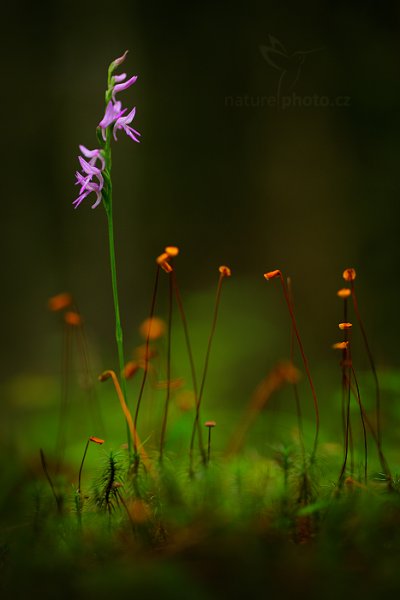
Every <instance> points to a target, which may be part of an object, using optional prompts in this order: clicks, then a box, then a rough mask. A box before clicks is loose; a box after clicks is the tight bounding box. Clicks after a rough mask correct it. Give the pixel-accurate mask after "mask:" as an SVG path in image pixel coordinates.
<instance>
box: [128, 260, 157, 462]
mask: <svg viewBox="0 0 400 600" xmlns="http://www.w3.org/2000/svg"><path fill="white" fill-rule="evenodd" d="M159 278H160V265H158V264H157V270H156V277H155V281H154V289H153V295H152V298H151V306H150V318H149V328H148V331H147V337H146V349H145V357H144V369H143V377H142V383H141V385H140V390H139V396H138V400H137V404H136V411H135V419H134V423H133V428H134V431H137V423H138V417H139V410H140V405H141V402H142V398H143V392H144V386H145V385H146V379H147V371H148V360H149V347H150V332H151V323H152V319H153V317H154V310H155V306H156V298H157V290H158V281H159ZM136 442H137V440H136V437H134V441H133V448H134V454H135V457H136V459H137V456H138V448H137V443H136Z"/></svg>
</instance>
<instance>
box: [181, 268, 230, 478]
mask: <svg viewBox="0 0 400 600" xmlns="http://www.w3.org/2000/svg"><path fill="white" fill-rule="evenodd" d="M229 276H230V269H228V267H220V268H219V278H218V285H217V293H216V297H215V305H214V315H213V320H212V325H211V331H210V335H209V338H208V344H207V352H206V357H205V361H204V368H203V376H202V379H201V384H200V392H199V395H198V398H197V402H196V415H195V418H194V423H193V429H192V437H191V440H190V450H189V458H190V473H191V474H193V449H194V440H195V437H196V431H197V430H198V428H199V421H200V405H201V401H202V399H203V392H204V386H205V382H206V377H207V371H208V363H209V360H210V354H211V346H212V341H213V338H214V333H215V328H216V326H217V318H218V309H219V304H220V299H221V291H222V282H223V280H224V278H225V277H229ZM203 463H204V456H203Z"/></svg>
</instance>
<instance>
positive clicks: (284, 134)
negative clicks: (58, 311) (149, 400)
mask: <svg viewBox="0 0 400 600" xmlns="http://www.w3.org/2000/svg"><path fill="white" fill-rule="evenodd" d="M399 17H400V7H399V5H398V3H396V2H378V1H376V2H371V1H370V2H363V3H353V4H349V3H348V2H328V1H321V2H298V3H294V2H290V3H288V2H279V3H278V2H238V3H235V4H233V3H207V2H202V3H193V4H192V3H187V4H178V3H165V4H163V3H154V2H128V1H123V0H114V1H113V2H112V3H109V2H108V3H104V2H93V3H88V2H87V3H85V2H81V3H76V2H65V1H60V2H54V3H52V4H51V5H50V6H49V5H47V3H46V4H44V3H38V2H36V3H35V2H32V3H30V4H27V3H24V4H23V3H19V2H15V3H13V5H12V7H10V6H8V8H6V14H5V17H4V35H3V44H4V50H3V63H2V67H3V69H2V72H3V75H2V81H3V94H2V96H3V101H4V105H3V128H2V129H3V144H2V146H3V152H4V158H3V176H2V205H3V211H2V223H3V227H2V236H1V242H2V246H3V249H2V256H3V261H2V264H3V269H2V271H3V275H2V282H3V293H2V297H1V301H2V307H1V315H2V317H3V323H2V356H1V363H2V377H3V379H5V380H9V379H10V378H13V377H15V376H17V375H18V374H19V373H21V372H24V373H35V372H39V373H44V374H46V373H54V372H55V371H56V370H57V368H58V365H59V338H58V333H57V332H58V329H57V327H56V323H55V320H54V315H52V314H50V313H49V312H48V310H47V307H46V303H47V298H48V297H49V296H51V295H53V294H56V293H58V292H61V291H64V290H68V291H70V292H71V293H73V294H74V297H75V298H76V300H77V302H78V304H79V306H80V309H81V311H82V314H83V315H84V317H85V322H86V326H87V331H88V334H89V338H90V341H91V344H92V346H93V348H94V349H95V352H97V353H98V359H97V360H98V366H100V367H101V368H105V367H108V366H110V363H115V362H116V361H115V351H114V337H113V336H114V322H113V306H112V295H111V287H110V276H109V269H108V250H107V235H106V220H105V214H104V211H103V209H102V207H101V206H99V207H98V208H97V209H96V210H94V211H92V210H91V208H90V206H91V201H90V198H89V200H86V201H85V202H84V203H83V204H82V205H81V207H79V208H78V209H77V210H74V209H73V207H72V204H71V203H72V200H73V199H74V198H75V197H76V195H77V190H76V188H75V187H74V172H75V170H76V168H77V166H78V162H77V154H78V144H80V143H81V144H85V145H86V146H87V147H89V148H93V147H95V145H96V138H95V127H96V125H97V124H98V122H99V120H100V119H101V117H102V115H103V111H104V98H103V94H104V89H105V84H106V71H107V67H108V64H109V63H110V62H111V61H112V60H113V59H115V58H116V57H117V56H120V55H121V54H122V52H123V51H124V50H125V49H129V54H128V58H127V60H126V63H125V65H124V69H123V70H125V71H127V73H128V75H131V74H137V75H138V76H139V78H138V81H137V83H136V84H135V85H134V86H133V87H132V88H130V89H129V90H128V91H126V92H124V93H123V94H121V95H120V96H121V98H120V99H121V100H123V102H124V104H125V105H126V106H132V105H135V106H136V107H137V116H136V119H135V123H134V126H135V127H136V128H137V129H138V130H139V131H140V132H141V133H142V143H141V144H140V145H139V144H134V143H133V142H132V141H131V140H129V139H128V138H127V137H126V136H125V135H123V134H122V133H120V135H119V140H118V143H117V144H115V145H114V154H113V180H114V206H115V227H116V244H117V260H118V271H119V281H120V295H121V310H122V315H123V324H124V329H125V339H126V343H127V347H133V345H134V344H135V343H137V327H138V325H139V323H140V322H141V320H142V319H143V318H144V317H145V316H146V314H147V312H148V310H149V302H150V293H151V288H152V281H153V276H154V258H155V256H157V255H158V254H159V253H160V252H161V251H162V250H163V247H164V245H165V244H177V245H178V246H179V247H180V248H181V255H180V257H179V262H178V266H177V268H178V272H179V280H180V282H181V286H182V293H183V295H184V297H185V298H186V302H187V306H188V307H189V317H190V319H191V322H192V327H193V328H194V329H196V327H197V328H200V329H203V326H204V332H205V333H204V335H206V332H207V331H208V327H209V323H210V319H211V310H212V296H213V294H214V288H215V284H216V280H217V275H218V273H217V267H218V265H220V264H228V265H230V266H231V268H232V271H233V277H232V280H231V281H229V282H227V283H226V289H225V290H224V296H223V302H225V308H222V310H223V312H222V313H221V314H222V317H221V318H222V321H221V325H220V327H221V329H220V336H221V337H220V341H219V343H220V349H219V351H218V352H219V355H218V354H216V357H217V356H219V357H221V356H224V346H223V344H224V342H225V343H226V344H228V345H229V351H227V352H226V354H227V356H228V358H227V360H228V362H229V360H230V359H229V356H236V357H237V358H236V359H232V360H231V362H229V365H233V366H234V367H235V369H236V370H235V371H234V372H232V373H231V376H232V381H233V383H232V385H233V386H234V385H236V384H235V381H237V380H238V379H240V377H241V372H240V369H239V367H240V366H243V369H242V372H243V377H245V378H246V377H248V379H249V386H248V387H249V389H251V387H252V385H253V384H254V385H255V383H256V382H257V381H258V380H259V379H260V377H262V376H263V375H264V372H265V369H266V368H267V367H268V365H269V364H270V363H272V362H273V361H274V360H275V359H278V358H281V357H282V356H285V355H287V353H288V329H289V323H288V320H287V315H286V313H285V310H284V306H283V303H282V298H281V293H280V290H279V286H278V284H277V282H272V283H266V282H265V281H264V280H263V277H262V275H263V273H264V271H266V270H270V269H274V268H280V269H282V271H283V272H284V274H285V275H291V277H292V279H293V285H294V292H295V299H296V306H297V314H298V319H299V324H300V329H301V330H302V332H303V335H304V338H305V344H306V346H307V348H308V351H309V357H310V362H311V363H314V364H317V366H318V365H324V364H325V363H326V364H328V362H331V363H332V369H333V370H335V369H336V368H337V367H336V364H337V363H336V362H335V359H333V357H332V350H331V349H330V344H331V343H332V342H334V341H337V339H338V338H339V335H338V333H339V332H338V329H337V322H338V321H339V320H341V308H340V304H339V301H338V299H337V298H336V296H335V292H336V290H337V289H338V288H339V287H341V286H342V284H343V281H342V279H341V273H342V271H343V269H344V268H345V267H349V266H353V267H355V268H356V269H357V273H358V278H357V282H356V283H357V286H358V292H359V300H360V308H361V310H362V313H363V315H364V319H365V321H366V325H367V329H368V331H369V335H370V338H371V345H372V347H373V349H374V353H375V357H376V360H377V363H378V364H379V365H380V366H386V367H389V366H397V365H398V362H399V357H398V338H399V333H400V332H399V321H398V298H399V280H398V273H399V260H400V249H399V241H398V228H399V227H398V219H399V212H400V211H399V164H400V142H399V137H400V136H399V134H400V112H399V107H400V77H399V75H400V73H399V64H400V36H399ZM270 35H272V36H273V37H275V38H276V39H277V40H279V42H280V43H281V44H283V45H284V46H285V48H286V50H287V54H288V56H289V57H290V56H292V58H293V53H296V52H297V53H298V52H299V51H302V50H315V51H314V52H312V53H310V54H308V55H306V57H305V61H304V64H303V66H302V68H301V71H300V73H299V75H300V76H299V78H298V81H297V82H296V84H295V86H294V88H293V90H291V91H290V92H288V88H285V85H289V83H286V82H285V84H284V88H283V93H284V94H285V93H287V92H288V93H290V94H291V93H292V91H293V92H295V93H296V95H297V96H298V97H299V98H300V103H302V102H303V104H304V103H307V102H308V100H304V98H308V97H314V95H316V96H317V97H327V98H329V101H330V102H331V101H332V102H333V104H335V102H336V99H337V98H338V97H346V98H348V101H347V105H346V106H324V107H321V106H318V105H316V104H315V102H316V101H313V102H314V104H312V105H311V106H304V105H301V106H291V107H289V108H287V109H282V108H277V107H276V106H275V107H273V106H272V107H271V106H265V105H264V106H260V100H259V98H262V97H263V96H266V97H274V96H276V92H277V84H278V80H279V76H280V72H279V71H278V70H275V69H273V68H272V66H271V65H270V64H268V62H267V61H266V60H265V59H264V58H263V56H262V53H261V51H260V46H261V45H268V44H269V36H270ZM121 70H122V69H121ZM293 73H297V71H296V70H294V71H293V70H291V71H290V72H289V75H290V76H293ZM289 75H288V77H289ZM288 81H289V80H288ZM246 96H247V97H248V99H247V100H246ZM257 99H258V100H257ZM246 104H248V105H247V106H246ZM202 343H203V346H202V347H201V349H200V356H202V355H203V348H204V347H205V345H204V344H205V341H203V342H202ZM216 353H217V350H216ZM359 360H360V364H361V366H363V365H366V364H367V362H366V359H365V356H361V355H360V359H359ZM215 368H216V369H217V368H218V358H217V364H216V367H215ZM250 381H251V382H252V383H251V384H250ZM253 387H254V386H253Z"/></svg>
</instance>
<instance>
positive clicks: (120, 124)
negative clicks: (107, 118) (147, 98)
mask: <svg viewBox="0 0 400 600" xmlns="http://www.w3.org/2000/svg"><path fill="white" fill-rule="evenodd" d="M135 113H136V107H134V108H133V109H132V110H131V112H130V113H129V114H128V115H126V116H125V117H124V116H120V117H118V119H117V120H116V121H115V124H114V128H113V136H114V140H115V141H117V131H118V130H119V129H123V130H124V131H125V133H126V135H128V136H129V137H130V138H131V139H132V140H133V141H134V142H138V143H140V140H139V139H138V137H140V133H139V132H138V131H136V129H133V127H131V126H130V125H129V123H131V122H132V121H133V119H134V116H135Z"/></svg>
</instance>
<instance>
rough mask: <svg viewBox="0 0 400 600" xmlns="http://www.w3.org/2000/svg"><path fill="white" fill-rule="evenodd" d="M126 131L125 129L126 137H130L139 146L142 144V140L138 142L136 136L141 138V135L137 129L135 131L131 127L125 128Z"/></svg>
mask: <svg viewBox="0 0 400 600" xmlns="http://www.w3.org/2000/svg"><path fill="white" fill-rule="evenodd" d="M124 129H125V133H126V135H128V136H129V137H130V138H131V139H132V140H133V141H134V142H137V143H138V144H140V140H138V139H137V137H136V136H135V134H136V135H139V136H140V133H139V132H138V131H136V129H133V127H129V125H127V126H126V127H124Z"/></svg>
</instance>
